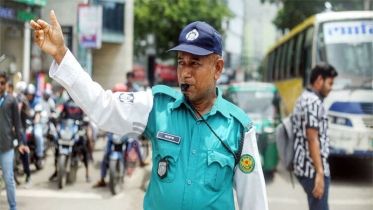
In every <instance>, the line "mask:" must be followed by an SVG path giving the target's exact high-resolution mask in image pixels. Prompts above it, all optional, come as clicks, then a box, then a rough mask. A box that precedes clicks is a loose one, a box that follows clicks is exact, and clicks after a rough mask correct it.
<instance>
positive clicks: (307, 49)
mask: <svg viewBox="0 0 373 210" xmlns="http://www.w3.org/2000/svg"><path fill="white" fill-rule="evenodd" d="M313 37H314V27H312V26H311V27H309V28H308V29H307V31H306V38H305V41H304V64H305V65H304V69H303V70H304V72H302V74H301V75H302V76H303V86H307V85H308V83H309V78H310V75H311V69H312V41H313Z"/></svg>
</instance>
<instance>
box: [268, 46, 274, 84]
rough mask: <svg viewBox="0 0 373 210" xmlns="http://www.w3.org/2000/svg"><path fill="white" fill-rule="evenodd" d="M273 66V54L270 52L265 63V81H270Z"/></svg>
mask: <svg viewBox="0 0 373 210" xmlns="http://www.w3.org/2000/svg"><path fill="white" fill-rule="evenodd" d="M274 64H275V52H274V51H273V52H271V53H270V54H269V56H268V61H267V70H266V71H267V72H266V75H267V77H266V78H267V81H272V72H273V67H274Z"/></svg>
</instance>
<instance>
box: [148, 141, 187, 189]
mask: <svg viewBox="0 0 373 210" xmlns="http://www.w3.org/2000/svg"><path fill="white" fill-rule="evenodd" d="M169 144H170V145H162V148H160V149H159V150H156V151H154V153H155V154H156V156H155V162H154V161H153V164H154V166H155V167H154V168H155V173H156V176H157V179H158V180H159V181H161V182H173V181H174V180H175V177H176V174H177V171H176V169H177V164H178V159H179V155H180V150H181V146H180V145H176V144H175V145H171V144H172V143H169ZM165 157H166V158H167V161H168V167H167V176H166V177H164V178H163V179H161V178H160V177H159V176H158V167H159V166H158V163H159V161H160V160H161V159H163V158H165Z"/></svg>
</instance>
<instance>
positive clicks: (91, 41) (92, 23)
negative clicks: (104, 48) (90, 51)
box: [78, 5, 102, 48]
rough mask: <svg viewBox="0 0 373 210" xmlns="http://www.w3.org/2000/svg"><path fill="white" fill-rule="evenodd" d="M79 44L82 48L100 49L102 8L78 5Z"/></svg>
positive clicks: (99, 6)
mask: <svg viewBox="0 0 373 210" xmlns="http://www.w3.org/2000/svg"><path fill="white" fill-rule="evenodd" d="M78 23H79V42H80V44H81V46H82V47H84V48H101V37H102V6H101V5H79V7H78Z"/></svg>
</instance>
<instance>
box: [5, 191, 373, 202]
mask: <svg viewBox="0 0 373 210" xmlns="http://www.w3.org/2000/svg"><path fill="white" fill-rule="evenodd" d="M0 196H6V192H5V190H1V191H0ZM16 196H17V197H30V198H61V199H94V200H101V199H105V198H104V197H103V196H102V195H100V194H97V193H92V192H79V191H59V190H47V189H44V190H43V189H38V190H31V189H17V190H16ZM125 197H126V196H124V193H123V192H122V193H120V194H118V195H115V196H113V197H111V199H123V198H125ZM106 199H107V198H106ZM268 203H282V204H301V203H306V199H295V198H287V197H268ZM329 205H351V206H357V205H358V206H371V205H373V198H372V199H329Z"/></svg>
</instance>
